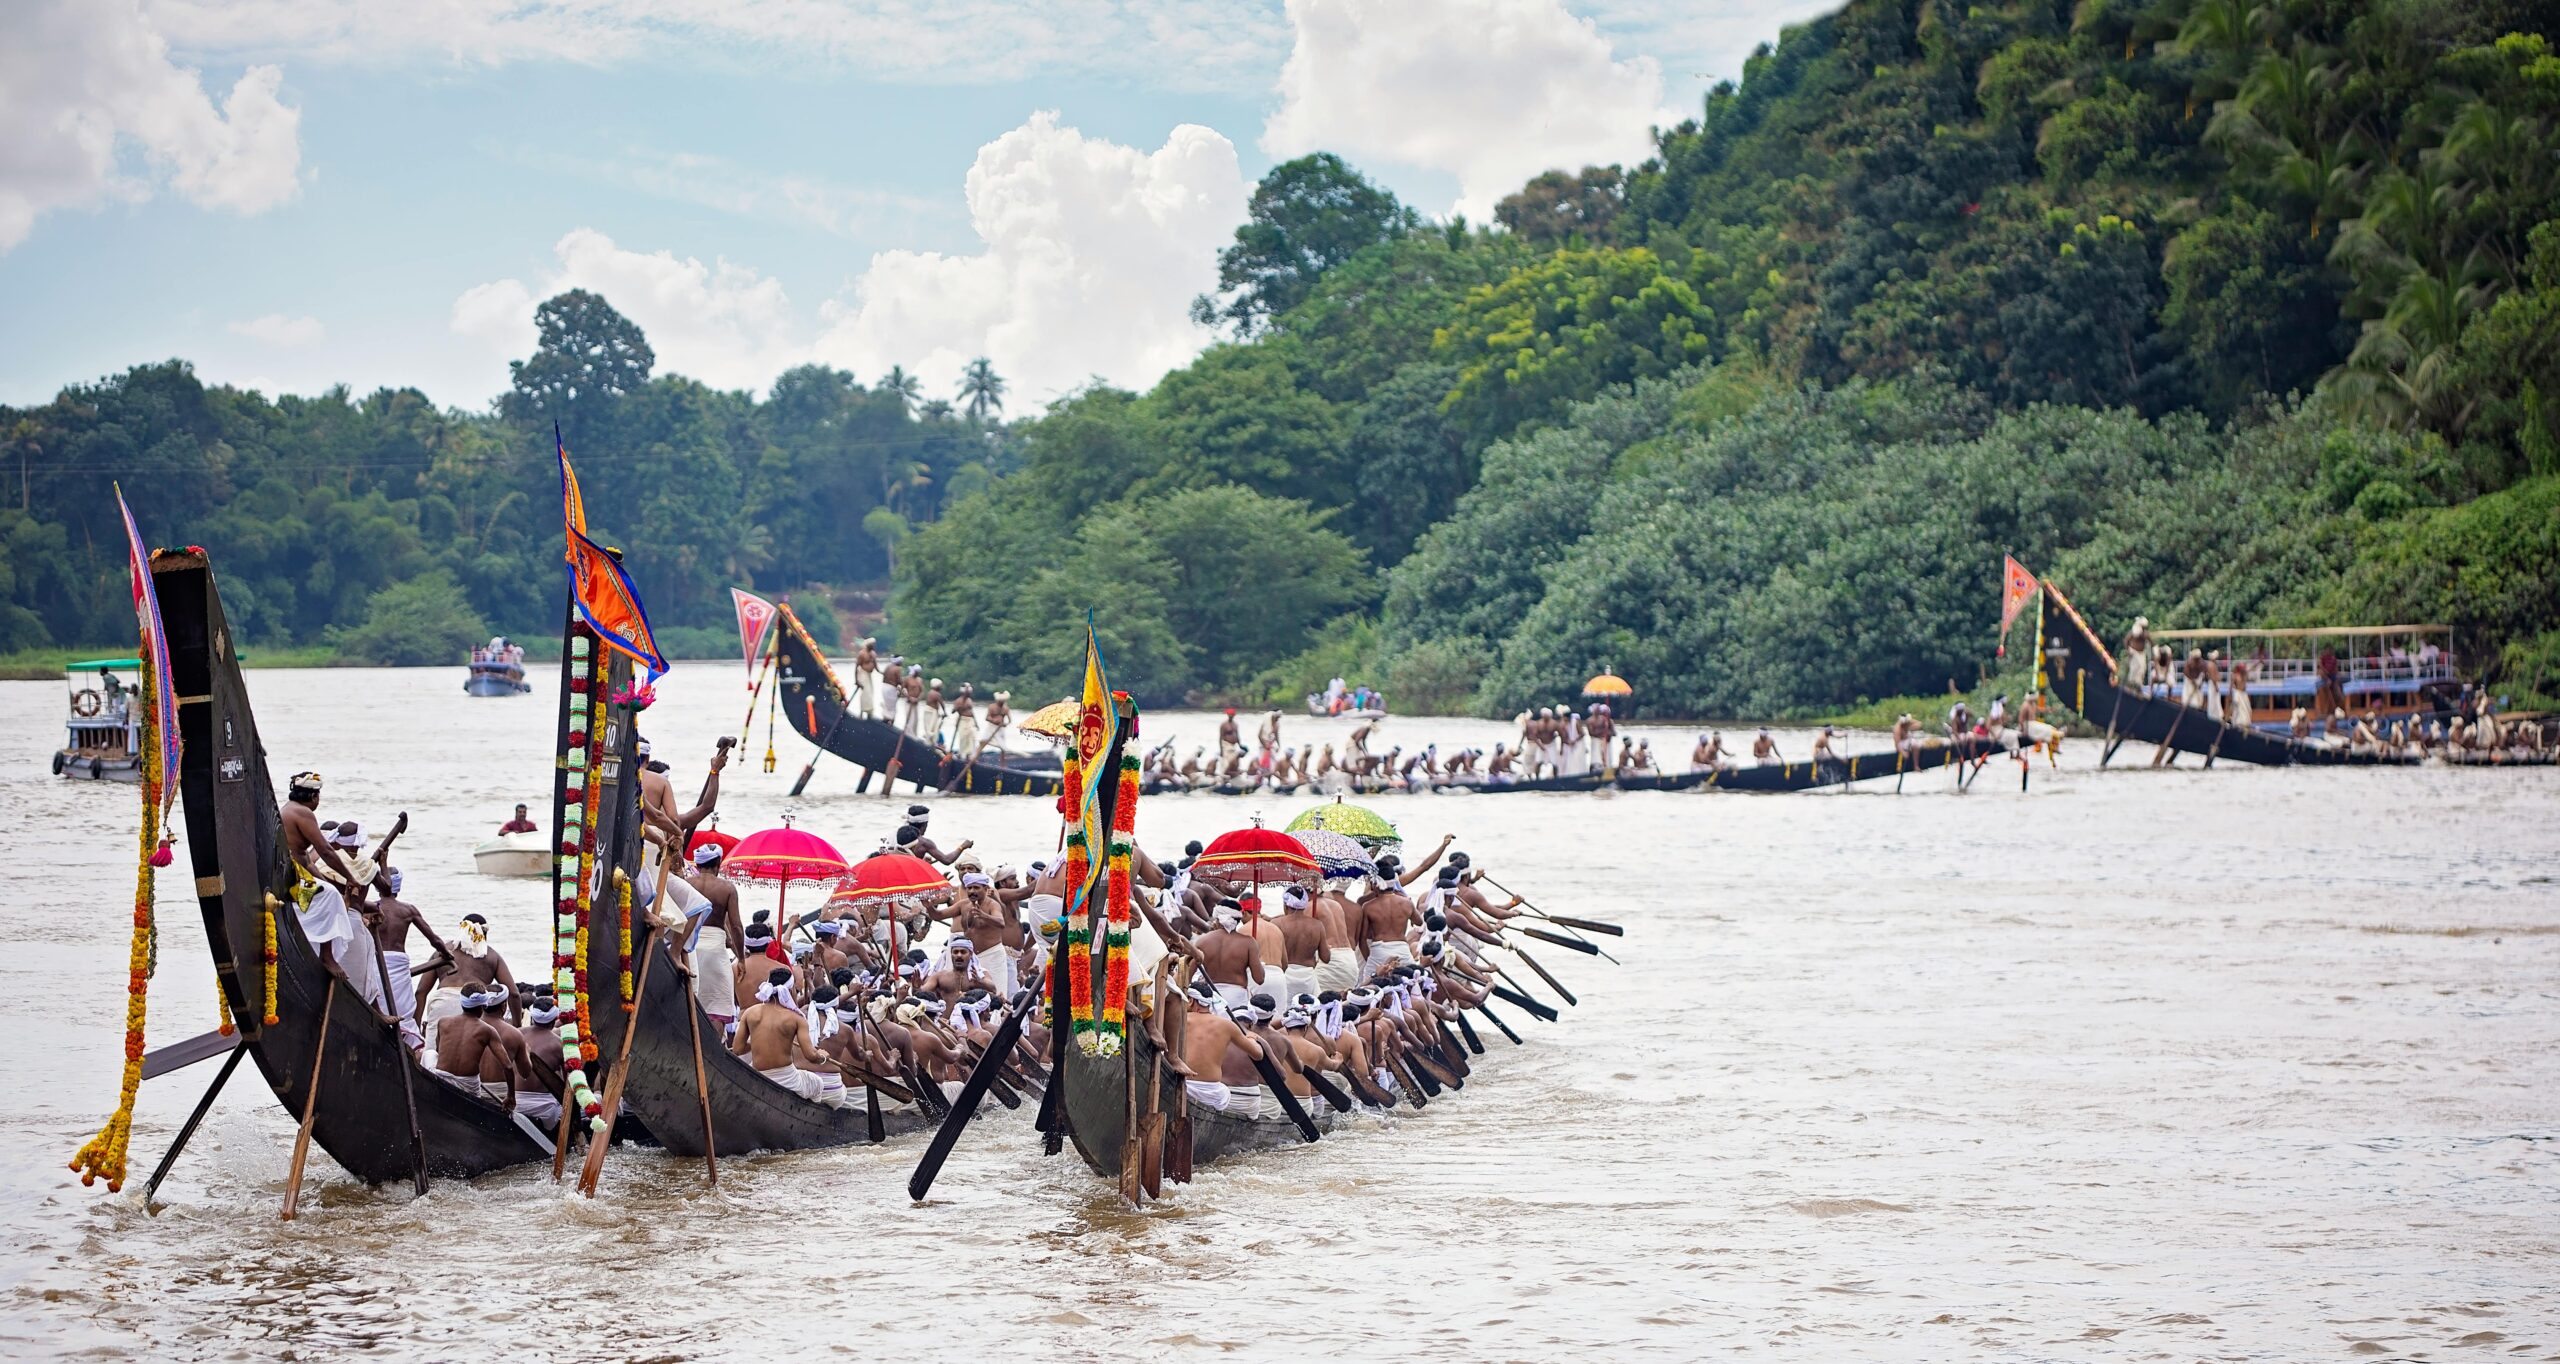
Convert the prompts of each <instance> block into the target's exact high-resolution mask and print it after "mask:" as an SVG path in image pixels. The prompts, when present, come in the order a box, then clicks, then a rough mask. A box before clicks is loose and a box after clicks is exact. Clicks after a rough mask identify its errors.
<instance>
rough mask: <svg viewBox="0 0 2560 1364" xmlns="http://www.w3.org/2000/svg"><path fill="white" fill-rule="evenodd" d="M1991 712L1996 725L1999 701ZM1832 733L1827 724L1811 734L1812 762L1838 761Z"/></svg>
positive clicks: (1838, 755) (1837, 752) (1993, 705)
mask: <svg viewBox="0 0 2560 1364" xmlns="http://www.w3.org/2000/svg"><path fill="white" fill-rule="evenodd" d="M1991 714H1992V723H1993V724H1994V725H1995V726H1996V725H1997V724H1998V723H1999V715H2000V706H1999V703H1997V702H1994V703H1993V704H1992V707H1991ZM1834 733H1835V731H1834V730H1833V729H1832V728H1831V726H1829V725H1824V726H1823V727H1822V732H1821V733H1819V734H1816V735H1814V736H1813V760H1814V762H1815V763H1817V764H1820V763H1824V762H1835V763H1836V762H1838V761H1840V754H1839V751H1838V750H1836V749H1834V748H1833V747H1832V746H1831V737H1832V735H1833V734H1834Z"/></svg>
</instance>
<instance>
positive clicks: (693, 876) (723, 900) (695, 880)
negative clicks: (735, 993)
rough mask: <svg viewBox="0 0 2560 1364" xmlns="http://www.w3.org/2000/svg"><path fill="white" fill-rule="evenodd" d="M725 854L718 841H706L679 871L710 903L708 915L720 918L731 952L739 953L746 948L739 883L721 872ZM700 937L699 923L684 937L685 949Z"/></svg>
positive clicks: (688, 883)
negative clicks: (741, 920)
mask: <svg viewBox="0 0 2560 1364" xmlns="http://www.w3.org/2000/svg"><path fill="white" fill-rule="evenodd" d="M724 856H726V854H725V853H723V852H722V851H721V848H720V845H719V844H717V843H705V844H703V845H702V846H701V847H699V848H696V849H694V850H693V857H692V863H693V865H691V866H690V867H687V868H685V869H684V870H683V871H681V872H679V873H678V874H679V875H681V876H682V877H683V878H684V880H685V883H686V884H687V885H690V886H692V887H693V888H694V891H695V892H696V893H698V894H699V895H701V896H702V898H703V899H705V900H708V901H710V902H711V914H710V916H709V917H712V918H717V919H718V920H719V921H720V932H721V935H722V936H723V937H726V938H727V939H728V940H729V951H730V952H731V953H732V954H737V953H742V952H744V951H745V950H746V945H747V943H746V926H745V925H744V924H742V923H740V922H739V920H738V887H737V883H735V882H733V881H731V880H730V879H729V878H728V877H725V876H722V875H721V874H720V859H721V858H722V857H724ZM701 936H702V926H701V924H699V923H697V924H695V925H694V928H693V931H692V932H691V933H689V934H687V935H686V937H685V947H686V950H688V951H690V950H691V949H692V947H693V944H694V942H695V941H696V940H698V939H699V938H700V937H701Z"/></svg>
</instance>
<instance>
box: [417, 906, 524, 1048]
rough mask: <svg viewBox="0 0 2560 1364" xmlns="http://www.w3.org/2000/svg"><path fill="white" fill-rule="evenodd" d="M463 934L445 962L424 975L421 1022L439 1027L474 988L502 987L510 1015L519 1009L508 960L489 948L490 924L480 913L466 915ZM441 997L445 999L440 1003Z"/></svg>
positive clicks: (454, 943) (419, 1011) (420, 1007)
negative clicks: (448, 1013)
mask: <svg viewBox="0 0 2560 1364" xmlns="http://www.w3.org/2000/svg"><path fill="white" fill-rule="evenodd" d="M461 930H462V936H461V937H460V938H459V939H458V940H456V941H454V942H452V943H451V944H449V945H448V946H447V950H446V952H445V955H444V959H443V960H441V961H438V962H436V963H434V964H433V965H431V966H429V967H428V968H427V969H426V971H425V972H423V973H422V975H423V977H424V981H425V984H424V986H423V988H421V989H420V991H419V1000H418V1018H419V1020H420V1021H421V1022H425V1023H436V1022H439V1021H440V1020H442V1019H443V1018H445V1017H448V1016H449V1015H447V1014H446V1013H445V1010H446V1009H447V1008H452V1007H456V1006H458V1005H459V1003H460V994H461V993H462V992H465V991H469V990H472V989H474V988H477V989H480V990H484V991H485V990H491V989H492V987H498V986H503V987H505V990H506V994H505V997H504V1000H503V1001H502V1002H504V1003H505V1005H506V1007H507V1008H508V1010H509V1011H510V1012H514V1011H515V1009H516V1004H515V995H516V977H515V973H514V972H513V971H510V970H508V969H507V959H506V958H505V957H503V956H501V955H499V953H498V949H496V948H494V947H491V946H490V945H489V920H488V919H487V918H486V917H485V916H483V915H481V914H479V913H477V912H474V913H470V914H465V915H463V916H462V923H461ZM447 991H450V992H452V993H446V992H447ZM439 995H442V996H443V997H442V998H441V999H439V998H438V996H439ZM515 1016H516V1017H519V1018H521V1017H522V1016H523V1015H522V1014H521V1013H516V1014H515Z"/></svg>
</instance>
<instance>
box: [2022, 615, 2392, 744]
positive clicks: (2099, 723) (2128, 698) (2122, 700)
mask: <svg viewBox="0 0 2560 1364" xmlns="http://www.w3.org/2000/svg"><path fill="white" fill-rule="evenodd" d="M2040 590H2041V591H2042V592H2043V593H2044V598H2045V602H2046V604H2047V605H2049V606H2051V607H2052V608H2054V609H2053V610H2052V611H2051V612H2049V613H2047V615H2046V617H2045V621H2046V625H2045V633H2046V639H2045V640H2043V641H2041V642H2040V645H2039V647H2042V648H2044V649H2045V650H2046V654H2045V669H2044V671H2045V676H2046V680H2047V682H2048V684H2049V685H2050V686H2051V688H2052V690H2053V694H2054V696H2055V697H2056V698H2057V699H2058V700H2059V701H2060V702H2061V703H2062V704H2063V705H2066V706H2069V707H2070V708H2071V709H2072V710H2073V711H2075V712H2077V713H2078V714H2079V715H2080V717H2081V718H2082V719H2084V720H2087V721H2088V722H2089V723H2090V724H2092V725H2094V726H2096V727H2098V728H2099V729H2102V730H2104V731H2105V732H2106V741H2105V747H2104V748H2102V749H2100V750H2099V759H2098V765H2099V766H2101V767H2104V766H2105V765H2106V764H2107V763H2108V762H2109V761H2111V760H2113V759H2114V757H2115V755H2116V750H2117V749H2119V748H2121V747H2123V746H2124V744H2125V743H2126V742H2127V741H2128V740H2137V739H2138V740H2140V741H2142V742H2144V743H2149V744H2157V745H2160V746H2161V747H2164V748H2166V749H2168V750H2170V751H2171V752H2174V753H2190V754H2194V755H2197V756H2199V757H2202V758H2203V759H2204V760H2205V765H2206V766H2207V767H2210V766H2212V765H2213V763H2214V762H2215V760H2217V759H2220V758H2229V759H2231V760H2232V761H2233V762H2244V763H2255V764H2260V765H2264V766H2275V767H2282V766H2288V765H2314V766H2324V767H2384V766H2407V765H2410V764H2413V763H2415V762H2416V761H2417V760H2418V759H2417V758H2416V757H2415V755H2403V754H2398V753H2385V752H2369V751H2358V750H2356V749H2354V748H2351V747H2349V746H2347V745H2344V744H2329V743H2316V742H2312V741H2309V740H2304V739H2296V738H2294V737H2293V736H2292V735H2290V734H2284V733H2269V732H2267V731H2265V730H2262V729H2259V728H2257V727H2256V726H2254V725H2232V724H2225V723H2224V722H2222V721H2221V720H2218V719H2216V718H2214V716H2212V715H2210V714H2208V713H2206V712H2205V711H2202V710H2199V709H2197V708H2195V707H2193V706H2189V705H2185V704H2183V703H2181V702H2180V701H2179V700H2178V699H2177V698H2176V697H2174V696H2150V695H2145V694H2144V693H2142V692H2139V691H2136V690H2134V689H2133V688H2131V687H2127V686H2124V685H2123V684H2121V683H2119V682H2118V681H2117V680H2116V677H2117V674H2116V660H2115V655H2114V654H2113V653H2112V652H2111V651H2109V650H2108V648H2107V646H2106V645H2105V644H2104V643H2102V642H2100V640H2099V637H2098V632H2097V631H2095V630H2093V629H2091V628H2089V622H2088V621H2087V620H2086V619H2085V618H2083V617H2082V616H2081V614H2080V611H2079V609H2078V608H2077V607H2074V606H2073V605H2072V604H2071V601H2070V599H2069V598H2067V597H2065V596H2063V595H2062V589H2061V588H2058V587H2056V586H2054V585H2053V584H2052V583H2051V582H2045V583H2043V584H2042V585H2041V588H2040Z"/></svg>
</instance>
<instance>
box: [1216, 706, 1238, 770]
mask: <svg viewBox="0 0 2560 1364" xmlns="http://www.w3.org/2000/svg"><path fill="white" fill-rule="evenodd" d="M1242 756H1244V735H1243V733H1242V732H1241V731H1239V730H1238V729H1237V728H1236V708H1235V707H1233V706H1229V707H1227V713H1226V718H1225V719H1223V720H1221V721H1219V722H1218V767H1219V769H1220V770H1221V771H1223V770H1225V768H1226V766H1227V760H1228V759H1229V758H1230V757H1242Z"/></svg>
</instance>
